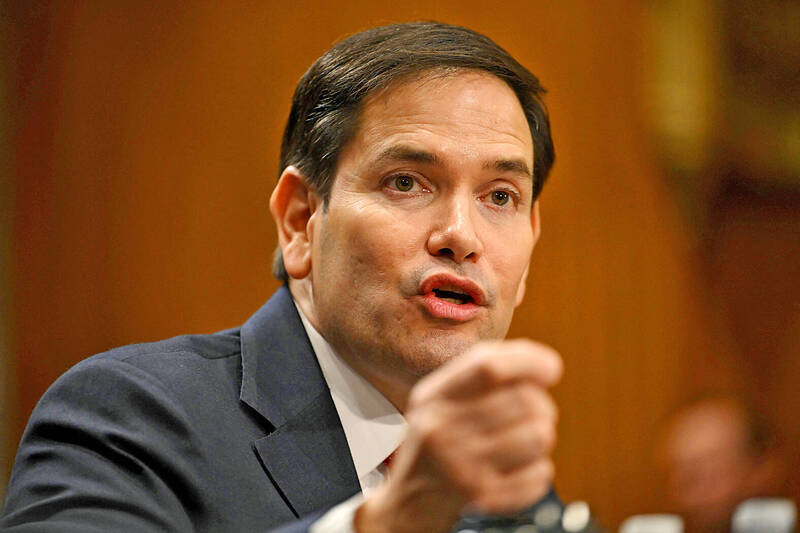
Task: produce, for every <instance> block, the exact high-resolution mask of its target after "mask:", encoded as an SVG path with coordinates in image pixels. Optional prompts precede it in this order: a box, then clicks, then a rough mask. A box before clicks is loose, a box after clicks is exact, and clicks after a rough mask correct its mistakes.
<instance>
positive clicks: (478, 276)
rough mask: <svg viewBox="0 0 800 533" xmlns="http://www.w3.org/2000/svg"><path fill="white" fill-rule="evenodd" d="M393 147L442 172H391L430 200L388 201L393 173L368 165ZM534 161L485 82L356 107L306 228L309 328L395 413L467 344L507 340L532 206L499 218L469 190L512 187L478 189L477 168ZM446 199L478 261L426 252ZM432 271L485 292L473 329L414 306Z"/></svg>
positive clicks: (389, 95) (506, 91)
mask: <svg viewBox="0 0 800 533" xmlns="http://www.w3.org/2000/svg"><path fill="white" fill-rule="evenodd" d="M392 143H395V145H396V144H398V143H399V144H401V145H406V146H407V145H411V146H414V147H419V148H420V149H421V150H424V151H428V152H430V153H432V154H436V155H437V157H440V159H441V161H443V163H441V165H440V166H436V165H426V164H411V165H408V166H403V165H399V164H398V166H397V168H398V169H405V170H403V172H407V173H408V174H409V175H410V176H416V175H419V176H420V181H422V180H428V181H426V183H428V185H430V189H431V191H430V194H428V193H425V194H422V195H420V197H419V198H411V197H410V198H409V199H405V198H401V199H400V200H398V199H397V198H396V195H395V194H394V192H391V194H389V193H387V191H386V190H384V189H385V187H384V186H383V184H384V183H385V180H386V176H390V177H391V176H392V172H394V171H395V170H396V169H394V167H391V166H390V167H387V168H388V170H386V169H384V168H383V167H382V166H381V165H378V164H376V162H375V160H374V156H375V153H376V152H378V151H380V150H382V149H385V148H386V146H393V144H392ZM532 150H533V149H532V142H531V140H530V132H529V129H528V126H527V121H526V120H525V117H524V114H523V112H522V109H521V106H520V105H519V102H518V101H517V99H516V96H515V95H514V94H513V91H511V89H510V88H509V87H508V86H506V85H505V84H504V82H502V81H500V80H499V79H497V78H494V77H492V76H490V75H488V74H479V73H475V72H465V73H461V74H458V75H454V76H447V77H439V78H434V79H422V80H417V81H410V82H407V83H404V84H402V85H400V86H398V87H395V88H390V89H388V90H385V91H384V92H383V93H381V94H379V95H377V96H375V97H374V98H372V99H368V101H367V102H366V103H365V105H364V109H363V113H362V117H361V121H360V124H359V129H358V131H357V133H356V136H355V138H354V139H353V140H352V141H351V142H350V143H349V144H348V146H346V147H345V149H344V150H343V151H342V154H341V156H340V164H339V169H338V172H337V175H336V178H335V179H334V182H333V187H332V190H331V194H330V197H329V200H328V205H327V206H326V207H325V208H324V209H319V210H318V211H317V212H316V213H315V215H314V217H313V218H314V220H313V222H312V223H311V224H310V225H309V227H310V229H311V232H312V234H313V242H312V258H313V259H312V275H311V278H312V279H313V282H312V290H311V294H312V300H313V303H312V308H313V315H314V316H313V318H312V323H314V324H315V326H316V327H317V329H319V330H320V332H321V333H322V334H323V336H324V337H325V338H326V340H328V342H330V343H331V345H332V346H333V347H334V348H335V349H336V351H337V352H338V353H339V354H340V355H341V356H342V357H343V358H344V359H345V360H346V361H347V362H348V363H349V364H350V366H352V367H353V368H354V369H355V370H356V371H357V372H359V373H360V374H361V375H363V376H364V377H366V378H367V379H368V380H370V381H372V382H373V385H376V386H377V387H378V388H379V390H381V392H383V393H384V394H385V395H386V396H387V397H389V399H390V400H392V401H393V402H394V403H395V404H397V403H398V401H401V400H398V398H402V395H403V392H402V391H407V390H408V389H410V387H411V386H413V384H414V383H415V382H416V381H417V380H418V379H419V378H420V377H422V376H424V375H426V374H428V373H430V372H432V371H433V370H435V369H436V368H438V367H439V366H440V365H441V364H443V363H444V362H446V361H447V360H449V359H450V358H452V357H454V356H456V355H459V354H461V353H463V352H465V351H466V350H468V349H469V348H470V347H471V346H473V345H474V344H475V343H476V342H478V341H481V340H496V339H502V338H503V337H505V334H506V333H507V331H508V327H509V325H510V322H511V316H512V314H513V309H514V307H515V304H514V300H515V298H514V295H515V294H516V290H517V288H518V286H519V284H520V283H521V279H522V277H523V272H524V270H525V269H526V268H527V264H528V261H529V258H530V252H531V250H532V248H533V237H532V228H531V215H530V208H531V205H530V202H528V203H527V204H525V205H524V207H523V208H521V209H520V210H518V212H514V213H513V214H511V215H509V214H508V213H505V212H504V213H503V214H498V213H495V212H494V211H492V210H491V209H489V208H487V204H486V202H485V201H484V199H483V196H480V197H479V198H478V197H476V194H477V193H476V192H475V191H483V188H482V187H484V185H485V183H484V182H489V183H494V182H495V181H500V182H503V181H506V182H507V181H514V180H513V179H509V178H508V177H507V176H506V175H505V174H502V173H500V174H498V175H497V176H495V175H494V174H491V173H489V177H488V178H486V177H485V174H487V172H486V170H485V168H486V161H492V160H494V159H492V158H498V157H499V158H502V159H515V158H516V159H521V158H523V157H525V158H526V159H527V165H528V167H529V168H532V157H531V155H532ZM425 174H427V175H425ZM415 179H416V178H415ZM519 181H521V182H522V185H521V187H520V184H517V186H518V188H521V189H523V191H524V192H523V195H524V194H527V195H530V191H531V188H530V186H531V184H530V183H528V182H525V180H519ZM481 194H482V193H481ZM456 195H460V196H459V198H467V199H468V200H467V201H466V202H465V203H464V204H459V205H468V207H467V208H465V209H466V210H467V215H468V218H469V223H470V224H472V225H473V226H474V227H471V228H470V229H469V231H471V232H473V233H474V234H475V237H476V238H477V239H479V240H480V247H481V250H482V251H481V252H480V256H478V255H477V254H476V255H475V256H474V258H473V259H470V260H466V261H461V260H454V259H453V257H451V256H448V255H446V254H439V253H433V252H432V251H431V250H430V241H429V239H430V236H431V232H433V231H440V230H441V228H440V227H439V226H440V225H441V224H440V219H441V218H447V217H448V216H450V212H449V211H447V210H446V209H447V207H446V206H447V205H448V204H446V203H445V202H448V201H450V200H449V198H451V197H455V196H456ZM528 198H529V196H528ZM425 202H428V203H425ZM470 202H471V203H470ZM437 205H441V206H445V207H437ZM453 205H456V204H453ZM489 207H491V206H489ZM437 209H438V211H437ZM442 209H444V211H443V210H442ZM502 217H507V218H502ZM442 271H444V272H448V273H451V274H453V275H456V276H461V277H464V278H469V279H470V280H472V281H474V282H475V283H477V284H479V285H480V286H481V288H482V289H483V290H484V292H485V293H486V294H485V296H486V305H484V306H482V307H481V309H480V311H479V313H478V315H477V317H476V319H475V320H471V321H468V322H457V321H456V322H454V321H448V320H442V319H436V318H435V317H431V316H430V315H429V314H427V313H426V311H425V309H424V307H423V306H422V305H420V302H419V290H420V285H421V283H422V281H423V280H424V279H425V278H426V277H428V276H429V275H431V273H436V272H442ZM393 391H398V392H396V394H393ZM393 395H394V396H395V398H393V397H392V396H393Z"/></svg>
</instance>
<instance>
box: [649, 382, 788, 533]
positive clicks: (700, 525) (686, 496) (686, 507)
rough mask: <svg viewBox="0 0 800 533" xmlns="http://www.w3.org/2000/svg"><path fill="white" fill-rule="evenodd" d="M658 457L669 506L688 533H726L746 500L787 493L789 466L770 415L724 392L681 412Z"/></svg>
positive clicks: (664, 432) (670, 424)
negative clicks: (784, 459)
mask: <svg viewBox="0 0 800 533" xmlns="http://www.w3.org/2000/svg"><path fill="white" fill-rule="evenodd" d="M656 459H657V462H658V463H659V466H660V467H661V468H662V469H663V471H664V474H665V478H666V489H667V490H666V503H667V504H668V505H669V507H670V508H671V510H673V511H675V512H677V513H678V514H680V515H681V516H682V517H683V520H684V523H685V525H686V531H687V532H688V533H695V532H697V533H726V532H728V531H731V518H732V516H733V513H734V510H735V509H736V507H737V506H738V505H739V504H741V503H742V502H743V501H745V500H748V499H750V498H756V497H767V496H770V497H774V496H778V495H781V494H782V493H783V491H782V488H783V485H784V483H785V472H786V471H787V469H786V465H785V464H784V461H783V460H782V457H781V455H780V454H779V453H778V448H777V446H776V443H775V438H774V435H773V432H772V429H771V428H770V427H769V424H768V423H767V421H766V420H765V419H764V417H763V416H762V415H761V414H760V413H759V412H758V411H757V410H756V409H754V408H753V406H751V405H749V404H748V403H747V402H745V401H743V400H742V399H741V398H739V397H737V396H734V395H730V394H719V395H712V396H707V397H703V398H700V399H697V400H694V401H692V402H690V403H688V404H687V405H685V406H683V407H682V408H681V409H679V410H678V411H677V412H675V413H674V414H673V415H672V416H671V417H670V418H669V420H668V422H667V423H666V425H665V427H664V428H663V429H662V431H661V434H660V439H659V443H658V446H657V447H656Z"/></svg>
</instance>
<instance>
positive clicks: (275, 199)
mask: <svg viewBox="0 0 800 533" xmlns="http://www.w3.org/2000/svg"><path fill="white" fill-rule="evenodd" d="M317 205H318V202H317V195H316V193H315V192H314V191H313V190H312V189H311V188H310V187H309V186H308V183H307V182H306V179H305V177H304V176H303V174H302V173H301V172H300V170H299V169H297V168H296V167H294V166H288V167H286V169H285V170H284V171H283V173H282V174H281V177H280V178H279V179H278V184H277V185H276V186H275V190H274V191H273V192H272V196H271V197H270V200H269V210H270V212H272V218H273V219H274V220H275V226H276V227H277V229H278V242H279V243H280V247H281V253H282V255H283V264H284V266H285V267H286V272H287V273H288V274H289V276H291V277H292V278H295V279H303V278H305V277H306V276H308V274H309V273H310V272H311V244H312V235H311V229H312V225H311V224H309V221H310V220H311V218H312V216H313V215H314V212H315V211H316V208H317Z"/></svg>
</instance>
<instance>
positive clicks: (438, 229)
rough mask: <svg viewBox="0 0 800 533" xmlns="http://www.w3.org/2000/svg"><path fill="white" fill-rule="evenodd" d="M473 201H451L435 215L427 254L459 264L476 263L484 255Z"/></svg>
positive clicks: (456, 199) (469, 199)
mask: <svg viewBox="0 0 800 533" xmlns="http://www.w3.org/2000/svg"><path fill="white" fill-rule="evenodd" d="M473 203H474V202H473V199H472V198H471V196H470V198H454V199H452V200H451V201H450V202H447V203H445V204H443V205H442V208H441V209H440V210H439V212H438V213H436V220H435V221H434V224H433V227H432V229H431V233H430V235H429V236H428V243H427V245H428V253H430V254H431V255H433V256H436V257H446V258H449V259H452V260H453V261H455V262H456V263H458V264H461V263H463V262H465V261H472V262H475V261H477V260H478V258H479V257H480V256H481V254H482V253H483V243H482V242H481V240H480V238H479V237H478V234H477V232H476V228H475V224H474V221H473V217H474V216H475V214H476V213H475V212H474V206H473Z"/></svg>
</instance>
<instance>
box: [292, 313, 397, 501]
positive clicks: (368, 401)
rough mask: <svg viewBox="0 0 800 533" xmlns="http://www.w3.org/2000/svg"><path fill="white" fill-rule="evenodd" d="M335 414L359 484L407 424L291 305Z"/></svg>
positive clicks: (388, 449) (388, 450)
mask: <svg viewBox="0 0 800 533" xmlns="http://www.w3.org/2000/svg"><path fill="white" fill-rule="evenodd" d="M295 306H296V307H297V312H298V313H299V314H300V318H301V320H302V321H303V327H304V328H305V330H306V334H307V335H308V338H309V340H310V341H311V346H312V347H313V348H314V353H315V354H316V356H317V361H319V366H320V368H321V369H322V375H323V376H324V377H325V381H326V382H327V384H328V388H329V389H330V391H331V398H333V404H334V406H335V407H336V412H337V413H338V414H339V420H340V421H341V423H342V428H343V429H344V434H345V437H346V438H347V445H348V446H349V447H350V455H351V456H352V458H353V464H354V465H355V468H356V474H357V475H358V480H359V483H360V484H361V486H362V488H364V480H365V478H366V476H367V475H368V474H370V473H371V472H372V471H373V470H375V469H376V468H378V466H380V465H381V463H383V461H384V459H386V458H387V457H388V456H389V454H391V453H392V452H393V451H395V450H396V449H397V447H398V446H400V443H401V442H402V441H403V438H404V437H405V433H406V427H407V425H408V424H407V423H406V420H405V418H404V417H403V415H402V414H401V413H400V412H399V411H398V410H397V409H396V408H395V406H394V405H392V403H391V402H389V400H387V399H386V398H385V397H384V396H383V395H382V394H381V393H380V392H379V391H378V389H376V388H375V387H374V386H372V384H371V383H370V382H368V381H367V380H366V379H364V378H363V377H362V376H361V375H360V374H358V373H357V372H356V371H355V370H353V369H352V368H350V366H349V365H347V363H345V362H344V361H343V360H342V358H341V357H339V355H338V354H337V353H336V352H335V351H334V349H333V347H332V346H331V345H330V344H328V342H327V341H326V340H325V339H324V338H323V337H322V335H321V334H320V333H319V332H318V331H317V330H316V328H314V326H313V325H312V324H311V322H309V321H308V318H306V315H305V314H303V310H302V309H300V306H298V305H297V303H296V302H295Z"/></svg>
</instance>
